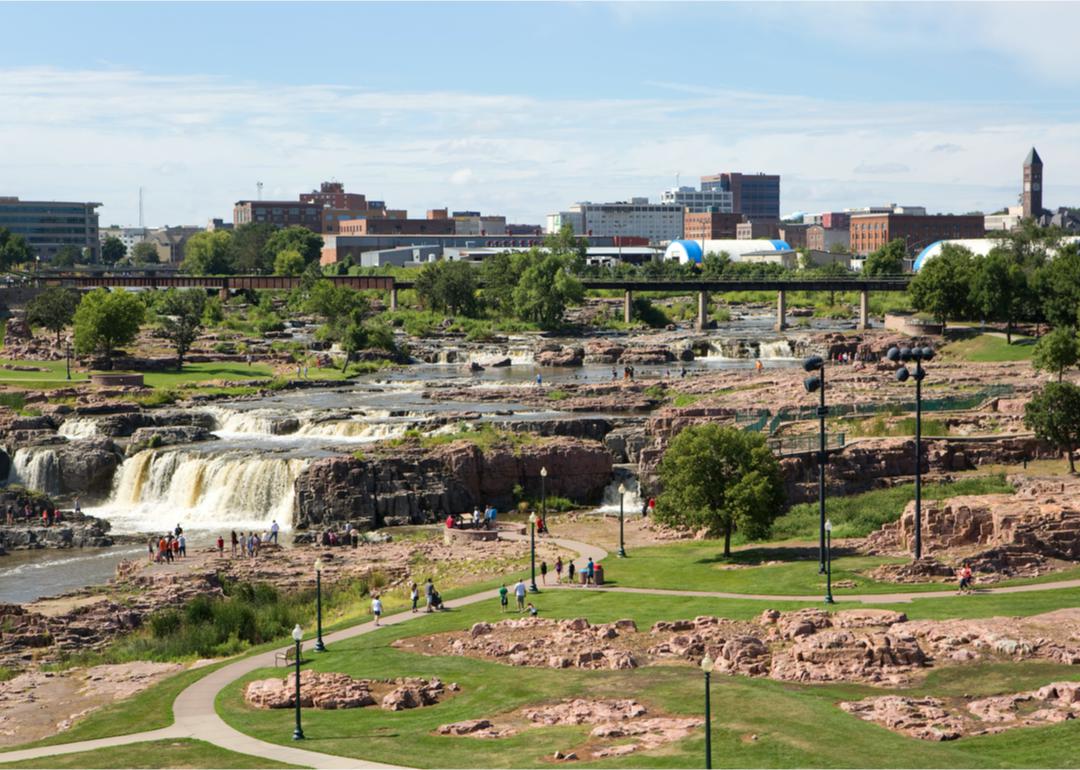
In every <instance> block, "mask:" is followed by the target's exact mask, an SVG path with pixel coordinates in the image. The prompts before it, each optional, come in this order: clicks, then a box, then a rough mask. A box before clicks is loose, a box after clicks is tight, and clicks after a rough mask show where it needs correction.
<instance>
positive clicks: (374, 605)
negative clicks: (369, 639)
mask: <svg viewBox="0 0 1080 770" xmlns="http://www.w3.org/2000/svg"><path fill="white" fill-rule="evenodd" d="M371 614H372V615H374V616H375V625H379V618H381V617H382V599H380V598H379V595H378V594H375V596H374V597H373V598H372V599H371Z"/></svg>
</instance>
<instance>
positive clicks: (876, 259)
mask: <svg viewBox="0 0 1080 770" xmlns="http://www.w3.org/2000/svg"><path fill="white" fill-rule="evenodd" d="M906 258H907V243H906V242H905V241H904V239H903V238H894V239H893V240H891V241H889V242H888V243H886V244H885V245H884V246H882V247H881V248H880V249H877V250H876V251H872V252H870V254H869V255H868V256H867V257H866V262H865V263H864V264H863V272H864V273H866V274H867V275H900V273H902V272H904V260H905V259H906Z"/></svg>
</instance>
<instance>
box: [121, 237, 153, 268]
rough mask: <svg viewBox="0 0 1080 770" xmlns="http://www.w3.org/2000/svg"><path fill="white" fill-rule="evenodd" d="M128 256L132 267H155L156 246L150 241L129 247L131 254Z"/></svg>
mask: <svg viewBox="0 0 1080 770" xmlns="http://www.w3.org/2000/svg"><path fill="white" fill-rule="evenodd" d="M128 256H129V257H130V258H131V264H133V265H156V264H158V262H159V260H158V252H157V246H155V245H154V244H153V243H151V242H150V241H139V242H138V243H136V244H135V245H134V246H132V247H131V254H129V255H128Z"/></svg>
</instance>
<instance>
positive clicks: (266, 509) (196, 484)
mask: <svg viewBox="0 0 1080 770" xmlns="http://www.w3.org/2000/svg"><path fill="white" fill-rule="evenodd" d="M307 464H308V461H307V460H305V459H299V458H290V457H275V456H274V455H273V453H268V452H262V453H259V454H252V453H251V452H250V451H242V450H235V451H232V450H229V451H226V452H223V453H206V452H199V451H193V450H191V449H183V448H180V449H146V450H143V451H142V452H139V453H138V454H136V455H135V456H134V457H131V458H129V459H128V460H127V461H125V462H124V464H123V465H121V466H120V469H119V471H118V472H117V475H116V478H115V480H114V482H113V491H112V495H111V496H110V498H109V501H108V502H107V503H106V504H105V505H104V506H102V507H101V508H100V509H97V510H95V511H93V513H94V515H97V516H101V517H103V518H106V519H108V520H109V521H110V522H112V524H113V526H114V527H115V528H116V529H117V531H122V532H123V531H127V532H147V531H159V530H168V529H171V528H172V527H173V526H175V525H176V524H177V523H178V522H179V523H180V524H181V526H183V527H185V528H188V529H194V530H207V529H222V528H230V529H232V528H239V529H249V528H262V529H265V528H267V527H269V525H270V522H271V521H272V520H277V522H278V523H279V524H280V525H281V526H282V527H288V526H291V524H292V511H293V483H294V482H295V481H296V477H297V476H298V475H299V474H300V472H301V471H302V470H303V469H304V468H305V467H306V466H307Z"/></svg>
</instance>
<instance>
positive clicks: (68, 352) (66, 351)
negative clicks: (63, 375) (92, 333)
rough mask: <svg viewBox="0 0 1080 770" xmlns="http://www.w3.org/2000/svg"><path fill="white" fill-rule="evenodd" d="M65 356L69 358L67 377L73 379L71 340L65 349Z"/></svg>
mask: <svg viewBox="0 0 1080 770" xmlns="http://www.w3.org/2000/svg"><path fill="white" fill-rule="evenodd" d="M64 352H65V357H66V358H67V378H68V379H69V380H70V379H71V340H68V341H67V346H66V348H65V350H64Z"/></svg>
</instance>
